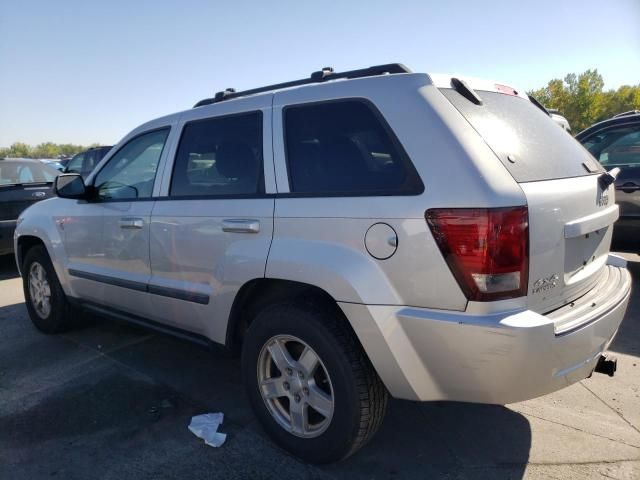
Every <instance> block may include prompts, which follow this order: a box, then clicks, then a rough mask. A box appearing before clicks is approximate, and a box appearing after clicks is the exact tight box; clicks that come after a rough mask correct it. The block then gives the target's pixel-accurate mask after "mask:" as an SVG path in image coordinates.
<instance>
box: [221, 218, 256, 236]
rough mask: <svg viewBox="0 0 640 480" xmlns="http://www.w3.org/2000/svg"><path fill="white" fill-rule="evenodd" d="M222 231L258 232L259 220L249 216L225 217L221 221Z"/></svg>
mask: <svg viewBox="0 0 640 480" xmlns="http://www.w3.org/2000/svg"><path fill="white" fill-rule="evenodd" d="M222 231H223V232H233V233H258V232H259V231H260V220H255V219H249V218H227V219H225V220H223V221H222Z"/></svg>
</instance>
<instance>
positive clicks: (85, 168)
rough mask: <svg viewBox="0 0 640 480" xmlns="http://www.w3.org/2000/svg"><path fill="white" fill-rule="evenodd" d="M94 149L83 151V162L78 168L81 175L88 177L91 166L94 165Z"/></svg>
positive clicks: (91, 169)
mask: <svg viewBox="0 0 640 480" xmlns="http://www.w3.org/2000/svg"><path fill="white" fill-rule="evenodd" d="M96 163H97V162H96V151H95V150H89V151H88V152H87V153H85V156H84V162H83V163H82V168H81V169H80V173H81V174H82V176H83V177H85V178H86V177H88V176H89V174H90V173H91V172H92V171H93V167H95V166H96Z"/></svg>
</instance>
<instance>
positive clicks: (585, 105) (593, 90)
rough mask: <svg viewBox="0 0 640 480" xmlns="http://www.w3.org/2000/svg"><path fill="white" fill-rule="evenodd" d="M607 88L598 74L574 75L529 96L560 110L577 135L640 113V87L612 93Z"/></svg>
mask: <svg viewBox="0 0 640 480" xmlns="http://www.w3.org/2000/svg"><path fill="white" fill-rule="evenodd" d="M603 88H604V81H603V79H602V75H600V74H599V73H598V71H597V70H587V71H586V72H583V73H581V74H579V75H576V74H575V73H570V74H568V75H567V76H565V77H564V80H560V79H553V80H551V81H550V82H549V83H547V86H546V87H543V88H540V89H538V90H533V91H531V92H529V95H531V96H533V97H535V98H536V99H537V100H538V101H539V102H540V103H542V104H543V105H544V106H545V107H547V108H555V109H557V110H559V111H560V113H561V114H562V115H564V116H565V117H566V118H567V120H568V121H569V123H570V124H571V128H572V130H573V131H574V132H579V131H581V130H583V129H585V128H587V127H588V126H590V125H592V124H594V123H596V122H599V121H601V120H605V119H607V118H610V117H612V116H613V115H615V114H617V113H622V112H625V111H628V110H635V109H640V84H639V85H635V86H629V85H625V86H622V87H620V88H618V89H617V90H608V91H604V90H603Z"/></svg>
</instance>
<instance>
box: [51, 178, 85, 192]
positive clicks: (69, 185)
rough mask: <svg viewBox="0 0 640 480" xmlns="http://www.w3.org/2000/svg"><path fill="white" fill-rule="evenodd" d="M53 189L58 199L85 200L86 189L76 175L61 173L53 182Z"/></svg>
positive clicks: (82, 181)
mask: <svg viewBox="0 0 640 480" xmlns="http://www.w3.org/2000/svg"><path fill="white" fill-rule="evenodd" d="M54 189H55V192H56V195H58V196H59V197H60V198H87V187H85V185H84V180H82V176H81V175H80V174H78V173H63V174H62V175H58V176H57V177H56V180H55V184H54Z"/></svg>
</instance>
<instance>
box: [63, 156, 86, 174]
mask: <svg viewBox="0 0 640 480" xmlns="http://www.w3.org/2000/svg"><path fill="white" fill-rule="evenodd" d="M85 155H86V152H83V153H79V154H77V155H75V156H74V157H73V158H72V159H71V160H69V163H68V164H67V169H66V170H65V171H66V172H68V173H80V172H82V165H84V158H85Z"/></svg>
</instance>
